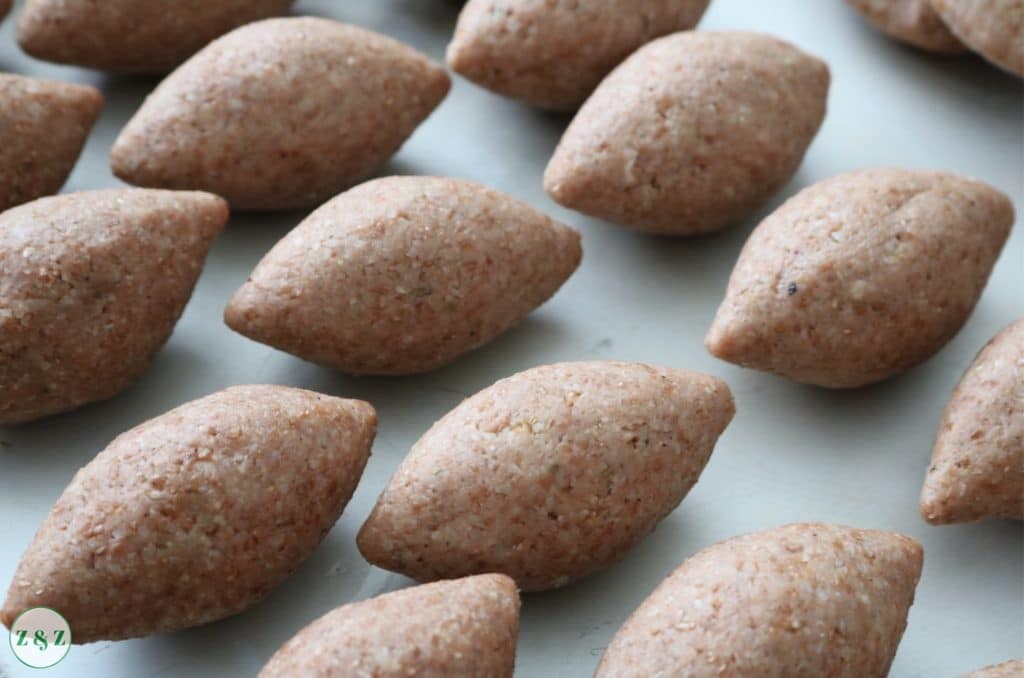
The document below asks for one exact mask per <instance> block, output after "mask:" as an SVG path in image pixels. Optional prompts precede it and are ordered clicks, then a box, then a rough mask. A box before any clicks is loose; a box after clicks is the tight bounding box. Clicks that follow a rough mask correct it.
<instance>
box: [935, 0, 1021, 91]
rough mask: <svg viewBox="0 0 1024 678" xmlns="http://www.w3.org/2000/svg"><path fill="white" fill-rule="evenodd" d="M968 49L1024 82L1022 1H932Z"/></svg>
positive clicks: (936, 9)
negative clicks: (1023, 79) (1022, 79)
mask: <svg viewBox="0 0 1024 678" xmlns="http://www.w3.org/2000/svg"><path fill="white" fill-rule="evenodd" d="M931 3H932V7H934V8H935V11H936V12H938V13H939V16H941V17H942V20H943V21H944V22H945V23H946V25H947V26H948V27H949V29H950V30H951V31H952V32H953V34H954V35H956V36H957V37H958V38H960V40H961V41H962V42H963V43H964V44H966V45H967V46H968V47H970V48H971V49H973V50H974V51H975V52H977V53H978V54H980V55H981V56H983V57H985V58H986V59H988V60H989V61H990V62H992V63H993V64H995V65H997V66H999V67H1000V68H1002V69H1003V70H1005V71H1008V72H1010V73H1013V74H1015V75H1017V76H1020V77H1022V78H1024V3H1022V2H1021V1H1020V0H931Z"/></svg>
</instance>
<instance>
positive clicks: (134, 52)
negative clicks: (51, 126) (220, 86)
mask: <svg viewBox="0 0 1024 678" xmlns="http://www.w3.org/2000/svg"><path fill="white" fill-rule="evenodd" d="M293 2H294V0H216V1H215V2H211V0H102V2H96V1H92V2H81V1H78V2H74V1H73V2H69V1H68V0H28V1H27V2H26V3H25V6H24V8H22V10H21V13H20V14H19V15H18V30H17V37H18V44H19V45H20V46H21V48H22V49H23V50H25V51H26V52H27V53H28V54H30V55H32V56H34V57H36V58H37V59H43V60H44V61H53V62H56V63H61V64H73V65H76V66H85V67H86V68H96V69H100V70H104V71H116V72H121V73H167V72H168V71H170V70H171V69H173V68H174V67H175V66H177V65H178V64H180V63H181V62H182V61H184V60H185V59H187V58H188V57H190V56H192V54H194V53H195V52H196V51H197V50H199V49H200V48H202V47H203V46H204V45H206V43H208V42H210V41H211V40H213V39H214V38H216V37H217V36H219V35H223V34H224V33H227V32H228V31H230V30H231V29H233V28H236V27H238V26H241V25H242V24H247V23H249V22H250V21H256V20H257V19H266V18H267V17H271V16H277V15H280V14H287V13H288V10H289V9H290V8H291V6H292V3H293Z"/></svg>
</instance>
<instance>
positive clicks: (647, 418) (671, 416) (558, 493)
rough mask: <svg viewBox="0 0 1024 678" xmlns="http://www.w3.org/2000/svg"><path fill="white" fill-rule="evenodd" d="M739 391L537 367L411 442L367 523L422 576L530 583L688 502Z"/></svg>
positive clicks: (667, 378) (362, 535) (603, 365)
mask: <svg viewBox="0 0 1024 678" xmlns="http://www.w3.org/2000/svg"><path fill="white" fill-rule="evenodd" d="M734 412H735V407H734V405H733V399H732V394H731V393H730V392H729V387H728V386H726V384H725V383H724V382H723V381H721V380H720V379H716V378H715V377H710V376H707V375H704V374H699V373H697V372H689V371H684V370H676V369H670V368H661V367H653V366H650V365H643V364H640V363H622V362H611V361H607V362H605V361H597V362H580V363H560V364H555V365H547V366H542V367H536V368H533V369H531V370H527V371H525V372H521V373H519V374H517V375H514V376H512V377H509V378H507V379H503V380H501V381H499V382H497V383H496V384H494V385H493V386H491V387H489V388H486V389H484V390H483V391H481V392H479V393H477V394H476V395H474V396H472V397H471V398H468V399H467V400H465V401H463V402H462V404H460V405H459V406H458V407H456V408H455V409H454V410H452V411H451V412H449V413H448V414H447V415H446V416H445V417H443V418H442V419H441V420H440V421H438V422H437V423H435V424H434V425H433V426H432V427H431V429H430V430H429V431H427V433H426V434H425V435H424V436H423V437H422V438H420V440H419V441H418V442H417V443H416V444H415V445H414V446H413V448H412V451H411V452H410V453H409V455H408V456H407V457H406V458H405V460H404V461H403V462H402V464H401V465H400V466H399V467H398V470H397V471H395V474H394V476H392V478H391V481H390V482H389V483H388V486H387V488H386V489H385V490H384V492H383V493H382V494H381V496H380V498H378V500H377V504H376V506H375V507H374V509H373V512H372V513H371V514H370V517H369V518H368V519H367V520H366V523H365V524H364V525H363V527H362V529H361V530H360V531H359V536H358V538H357V544H358V546H359V550H360V552H362V554H363V556H364V557H365V558H366V559H367V560H368V561H370V562H371V563H373V564H374V565H377V566H379V567H382V568H385V569H387V570H392V571H394V572H400V573H402V574H405V575H407V576H409V577H412V578H414V579H418V580H420V581H430V580H436V579H447V578H453V577H461V576H465V575H469V574H478V573H483V572H501V573H503V574H507V575H509V576H510V577H512V578H513V579H515V581H516V584H517V585H518V586H519V587H520V588H521V589H523V590H524V591H539V590H544V589H550V588H555V587H559V586H564V585H566V584H568V583H569V582H571V581H574V580H577V579H579V578H581V577H584V576H586V575H587V574H590V573H591V572H594V571H596V570H599V569H601V568H604V567H608V566H609V565H611V564H613V563H615V562H617V561H618V560H620V559H621V558H622V557H623V556H624V555H625V554H626V552H627V551H629V550H630V549H631V548H632V547H634V546H635V545H637V544H638V543H640V542H641V541H642V540H643V539H644V538H645V537H646V536H647V535H648V534H650V532H651V531H652V530H654V527H655V526H656V525H657V524H658V523H659V522H660V521H661V520H662V519H663V518H664V517H665V516H667V515H668V514H669V513H671V512H672V511H673V510H674V509H675V508H676V506H678V505H679V502H681V501H682V500H683V497H685V496H686V494H687V492H689V490H690V488H691V487H693V485H694V483H696V482H697V479H698V477H699V476H700V473H701V471H702V470H703V469H704V466H705V464H706V463H707V461H708V458H709V457H710V456H711V452H712V450H713V448H714V445H715V441H717V440H718V437H719V435H721V433H722V431H723V430H724V429H725V427H726V426H727V425H728V423H729V421H730V420H731V419H732V416H733V413H734Z"/></svg>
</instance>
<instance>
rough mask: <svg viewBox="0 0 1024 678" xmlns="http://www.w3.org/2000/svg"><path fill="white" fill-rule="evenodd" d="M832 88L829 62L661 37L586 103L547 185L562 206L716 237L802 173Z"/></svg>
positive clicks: (767, 44)
mask: <svg viewBox="0 0 1024 678" xmlns="http://www.w3.org/2000/svg"><path fill="white" fill-rule="evenodd" d="M828 87H829V71H828V67H827V66H826V65H825V63H824V62H822V61H821V60H819V59H817V58H815V57H813V56H811V55H809V54H807V53H805V52H802V51H800V50H799V49H797V48H796V47H794V46H792V45H790V44H789V43H786V42H783V41H781V40H778V39H776V38H773V37H770V36H767V35H762V34H758V33H747V32H738V31H735V32H711V31H708V32H704V31H701V32H689V31H687V32H682V33H676V34H675V35H670V36H667V37H664V38H660V39H658V40H655V41H654V42H651V43H648V44H647V45H645V46H644V47H641V48H640V49H639V50H637V51H636V52H635V53H633V55H632V56H630V57H629V58H628V59H626V61H624V62H623V63H622V64H621V65H620V66H619V67H618V68H616V69H615V70H614V71H612V73H611V75H609V76H608V77H607V78H605V80H604V81H603V82H602V83H601V85H600V86H599V87H598V88H597V90H596V91H595V92H594V94H593V95H592V96H591V97H590V98H589V99H588V100H587V102H586V103H585V104H584V105H583V107H582V108H581V109H580V111H579V113H577V114H576V117H575V119H573V121H572V123H571V124H570V125H569V127H568V129H567V130H566V132H565V134H564V135H563V136H562V140H561V141H560V142H559V144H558V147H557V148H556V149H555V153H554V156H553V157H552V158H551V161H550V163H549V164H548V166H547V170H546V171H545V173H544V187H545V189H546V190H547V192H548V194H549V195H550V196H551V197H552V198H553V199H554V200H555V201H556V202H558V203H560V204H562V205H564V206H565V207H568V208H570V209H574V210H577V211H580V212H583V213H585V214H589V215H590V216H593V217H597V218H600V219H605V220H607V221H611V222H614V223H616V224H620V225H623V226H628V227H631V228H635V229H638V230H641V231H648V232H652V233H661V234H666V235H697V234H702V233H710V232H713V231H718V230H721V229H722V228H725V227H726V226H729V225H731V224H733V223H734V222H736V221H738V220H740V219H742V218H743V217H745V216H747V215H748V214H749V213H750V212H752V211H753V210H755V209H757V208H758V207H760V206H761V205H762V203H764V201H765V200H767V199H768V198H769V197H771V195H772V194H774V193H775V192H776V191H777V190H778V189H779V188H781V187H782V185H783V184H785V183H786V182H787V181H788V180H789V179H790V178H791V177H792V176H793V174H794V173H795V172H796V170H797V168H798V167H799V166H800V163H801V162H802V160H803V157H804V153H805V151H806V150H807V147H808V146H809V145H810V143H811V141H812V140H813V139H814V136H815V134H816V133H817V131H818V128H819V127H820V126H821V122H822V120H823V119H824V117H825V106H826V99H827V96H828Z"/></svg>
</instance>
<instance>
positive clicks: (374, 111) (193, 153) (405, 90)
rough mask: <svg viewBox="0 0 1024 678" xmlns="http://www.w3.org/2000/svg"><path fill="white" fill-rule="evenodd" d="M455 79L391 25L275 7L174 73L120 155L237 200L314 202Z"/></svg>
mask: <svg viewBox="0 0 1024 678" xmlns="http://www.w3.org/2000/svg"><path fill="white" fill-rule="evenodd" d="M449 85H450V81H449V79H448V75H447V74H446V73H445V71H444V69H442V68H440V67H439V66H437V65H436V64H434V63H432V62H430V61H429V60H428V59H427V58H426V57H424V56H423V55H422V54H420V53H419V52H417V51H415V50H413V49H412V48H410V47H407V46H405V45H403V44H401V43H399V42H396V41H394V40H392V39H390V38H387V37H385V36H383V35H379V34H377V33H373V32H370V31H366V30H363V29H361V28H356V27H355V26H349V25H346V24H342V23H338V22H335V21H329V20H327V19H317V18H310V17H302V18H290V19H268V20H266V21H260V22H256V23H253V24H249V25H248V26H243V27H242V28H239V29H236V30H234V31H232V32H231V33H228V34H227V35H225V36H224V37H222V38H219V39H217V40H215V41H214V42H212V43H210V44H209V45H208V46H207V47H205V48H203V49H202V50H201V51H200V52H198V53H197V54H196V55H195V56H193V57H192V58H191V59H189V60H188V61H187V62H185V63H184V64H182V66H181V67H179V68H178V69H177V70H176V71H174V72H173V73H172V74H171V75H169V76H168V77H167V78H166V79H165V80H164V81H163V82H162V83H161V84H160V86H159V87H157V88H156V91H154V92H153V93H152V94H150V95H149V97H147V99H146V101H145V103H143V105H142V107H141V108H140V109H139V111H138V113H136V114H135V116H134V117H133V118H132V119H131V120H130V121H129V122H128V124H127V126H125V128H124V130H123V131H122V132H121V135H120V136H119V137H118V139H117V141H116V143H115V144H114V149H113V151H112V152H111V154H110V166H111V168H112V170H113V172H114V174H116V175H117V176H118V177H119V178H121V179H123V180H125V181H127V182H128V183H132V184H136V185H140V186H152V187H158V188H179V189H182V188H189V189H200V190H207V191H210V192H211V193H216V194H217V195H220V196H223V197H224V198H225V199H226V200H227V201H228V202H229V203H230V204H231V208H232V209H236V210H239V209H240V210H282V209H300V208H308V207H313V206H316V205H319V204H320V203H322V202H324V201H325V200H327V199H328V198H332V197H334V196H335V195H336V194H337V193H338V192H340V191H341V190H343V189H345V188H348V187H349V186H351V185H352V184H354V183H356V182H357V181H359V180H361V179H363V178H365V177H366V176H367V175H369V174H371V173H372V172H373V171H375V170H376V169H378V168H379V167H380V166H381V165H383V164H384V162H386V161H387V160H388V158H390V157H391V156H392V155H393V154H394V153H395V152H396V151H397V150H398V149H399V147H400V146H401V145H402V143H403V142H404V141H405V140H406V138H408V137H409V135H410V134H412V132H413V131H414V130H415V129H416V127H417V126H418V125H419V124H420V123H421V122H423V120H424V119H426V117H427V116H428V115H429V114H430V113H431V111H433V110H434V108H435V107H436V106H437V105H438V104H439V103H440V102H441V100H442V99H444V97H445V95H446V94H447V93H448V88H449Z"/></svg>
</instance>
